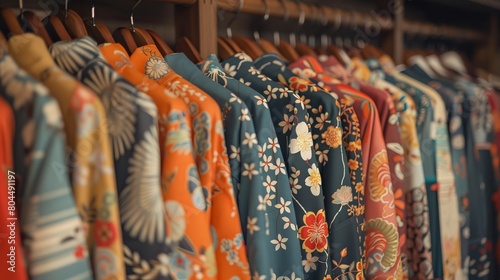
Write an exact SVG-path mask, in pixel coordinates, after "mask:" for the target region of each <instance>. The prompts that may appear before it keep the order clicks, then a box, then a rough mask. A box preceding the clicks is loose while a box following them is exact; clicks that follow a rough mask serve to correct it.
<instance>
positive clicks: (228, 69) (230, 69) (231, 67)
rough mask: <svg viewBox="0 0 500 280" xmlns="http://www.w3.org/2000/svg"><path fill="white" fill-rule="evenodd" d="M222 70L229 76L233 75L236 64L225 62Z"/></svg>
mask: <svg viewBox="0 0 500 280" xmlns="http://www.w3.org/2000/svg"><path fill="white" fill-rule="evenodd" d="M224 72H226V73H227V74H228V75H229V76H231V77H234V76H235V75H236V65H230V64H225V65H224Z"/></svg>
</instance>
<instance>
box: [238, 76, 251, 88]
mask: <svg viewBox="0 0 500 280" xmlns="http://www.w3.org/2000/svg"><path fill="white" fill-rule="evenodd" d="M239 82H240V83H242V84H244V85H245V86H247V87H249V86H251V85H252V83H251V82H245V80H243V78H240V79H239Z"/></svg>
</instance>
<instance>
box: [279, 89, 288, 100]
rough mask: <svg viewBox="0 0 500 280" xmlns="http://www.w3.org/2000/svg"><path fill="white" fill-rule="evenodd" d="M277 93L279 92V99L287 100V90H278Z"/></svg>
mask: <svg viewBox="0 0 500 280" xmlns="http://www.w3.org/2000/svg"><path fill="white" fill-rule="evenodd" d="M279 92H280V98H283V97H285V98H288V89H287V88H285V87H282V88H280V89H279Z"/></svg>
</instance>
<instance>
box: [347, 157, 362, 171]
mask: <svg viewBox="0 0 500 280" xmlns="http://www.w3.org/2000/svg"><path fill="white" fill-rule="evenodd" d="M347 165H348V166H349V169H351V170H357V169H358V168H359V163H358V161H357V160H354V159H350V160H349V162H348V163H347Z"/></svg>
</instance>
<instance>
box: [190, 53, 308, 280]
mask: <svg viewBox="0 0 500 280" xmlns="http://www.w3.org/2000/svg"><path fill="white" fill-rule="evenodd" d="M198 66H199V67H200V69H201V70H202V71H203V73H204V74H205V76H207V77H209V78H211V79H212V80H213V81H216V82H218V83H219V84H220V85H222V86H224V87H225V88H227V89H229V90H230V91H231V92H234V94H235V95H236V96H238V97H239V98H241V100H242V101H243V102H244V103H245V104H246V105H247V107H248V109H249V112H248V114H249V116H251V118H252V120H253V123H254V126H255V131H256V134H257V142H258V150H259V166H260V168H261V172H262V174H263V176H264V178H265V182H264V183H263V187H264V188H262V187H260V186H257V187H255V192H256V197H257V199H256V202H257V204H256V206H255V207H253V208H250V209H249V211H248V212H249V213H250V214H249V215H250V216H252V217H253V218H250V217H249V218H247V221H246V223H247V224H246V227H243V232H244V235H245V236H246V237H245V245H246V246H247V251H248V252H247V256H248V261H249V263H250V269H251V273H252V275H259V277H260V276H266V279H267V278H272V277H276V276H277V277H288V278H290V279H293V278H294V277H296V278H301V279H302V278H304V276H303V270H302V268H301V260H302V259H301V257H300V256H301V255H300V243H299V239H298V237H297V220H296V216H295V212H296V210H295V209H294V208H293V206H292V205H289V207H288V209H289V211H286V209H284V208H279V210H280V211H278V208H277V205H278V204H274V205H273V204H272V201H271V199H272V198H273V197H275V198H276V199H275V200H276V201H277V202H281V203H283V202H285V204H286V201H288V202H291V201H292V191H291V188H290V182H289V177H288V176H289V175H288V172H287V170H285V172H281V171H280V169H278V168H276V166H279V165H281V164H282V163H284V162H285V160H284V158H283V154H282V148H281V147H280V145H279V144H276V143H277V136H276V131H275V129H274V127H273V125H272V123H273V121H272V118H271V114H270V111H269V110H270V108H269V106H268V103H267V100H266V99H265V97H264V96H262V95H261V94H260V93H258V92H257V91H255V90H253V89H252V88H250V87H249V86H247V85H245V84H244V83H241V82H239V81H238V80H236V79H234V78H232V77H230V76H228V75H227V74H226V73H225V72H224V68H222V66H221V65H220V64H219V62H218V60H217V57H216V56H215V55H210V56H209V57H208V58H207V59H206V60H205V61H204V62H202V63H200V64H199V65H198ZM271 109H272V108H271ZM240 156H244V155H243V154H242V153H241V152H239V151H238V150H237V149H236V148H231V151H230V158H236V157H238V158H239V157H240ZM290 179H292V178H290ZM243 199H250V197H246V198H245V197H243ZM268 202H269V205H268ZM250 203H252V202H250ZM278 206H279V205H278ZM282 209H283V210H282ZM269 212H270V213H269ZM240 214H241V212H240ZM278 235H280V236H281V237H282V239H283V238H287V242H286V250H285V249H283V248H281V247H280V248H278V250H276V246H270V244H271V245H273V243H275V242H273V240H277V238H276V237H277V236H278ZM276 245H278V244H276Z"/></svg>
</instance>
